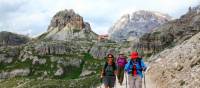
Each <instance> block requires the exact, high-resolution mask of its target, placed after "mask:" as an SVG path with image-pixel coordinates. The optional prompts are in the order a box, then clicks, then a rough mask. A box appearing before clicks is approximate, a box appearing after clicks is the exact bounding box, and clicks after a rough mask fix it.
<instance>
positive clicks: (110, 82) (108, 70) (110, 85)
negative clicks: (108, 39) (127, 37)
mask: <svg viewBox="0 0 200 88" xmlns="http://www.w3.org/2000/svg"><path fill="white" fill-rule="evenodd" d="M116 74H117V67H116V64H115V62H114V56H113V55H112V54H108V55H107V61H106V63H105V65H104V67H103V69H102V72H101V78H102V79H103V82H104V86H105V88H114V85H115V81H116Z"/></svg>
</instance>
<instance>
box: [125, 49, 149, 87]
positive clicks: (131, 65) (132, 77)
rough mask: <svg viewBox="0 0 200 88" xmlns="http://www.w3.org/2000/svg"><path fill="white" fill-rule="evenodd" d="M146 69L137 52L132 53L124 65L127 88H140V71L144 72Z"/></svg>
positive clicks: (141, 76)
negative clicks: (126, 74) (127, 81)
mask: <svg viewBox="0 0 200 88" xmlns="http://www.w3.org/2000/svg"><path fill="white" fill-rule="evenodd" d="M146 68H147V67H146V65H145V64H144V61H143V60H142V58H140V57H139V55H138V52H132V53H131V55H130V60H129V61H128V63H127V64H126V65H125V71H126V72H127V73H128V80H129V88H142V78H143V74H142V71H145V70H146Z"/></svg>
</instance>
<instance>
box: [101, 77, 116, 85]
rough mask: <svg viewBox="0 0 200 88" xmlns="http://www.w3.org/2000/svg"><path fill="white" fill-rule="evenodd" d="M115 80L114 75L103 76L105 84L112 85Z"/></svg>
mask: <svg viewBox="0 0 200 88" xmlns="http://www.w3.org/2000/svg"><path fill="white" fill-rule="evenodd" d="M115 81H116V77H115V76H104V79H103V82H104V85H105V86H109V87H114V85H115Z"/></svg>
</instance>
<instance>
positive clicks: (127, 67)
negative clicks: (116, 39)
mask: <svg viewBox="0 0 200 88" xmlns="http://www.w3.org/2000/svg"><path fill="white" fill-rule="evenodd" d="M129 65H130V61H128V62H127V63H126V65H125V67H124V70H125V72H127V73H128V69H129Z"/></svg>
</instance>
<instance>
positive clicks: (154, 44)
mask: <svg viewBox="0 0 200 88" xmlns="http://www.w3.org/2000/svg"><path fill="white" fill-rule="evenodd" d="M198 11H199V9H197V7H194V8H190V10H189V11H188V13H187V14H185V15H183V16H181V17H180V19H176V20H173V21H170V22H168V23H166V24H164V25H162V26H160V27H158V28H156V29H155V30H154V31H153V32H151V33H147V34H145V35H144V36H142V37H141V38H140V40H139V44H138V45H137V44H136V45H135V46H134V47H139V48H140V49H141V50H143V51H144V53H146V54H149V55H150V54H152V53H157V52H159V51H161V50H163V49H165V48H166V47H173V46H174V45H176V44H180V43H182V42H183V41H185V40H187V39H189V38H191V36H193V35H195V34H196V33H198V32H199V31H200V14H199V12H198Z"/></svg>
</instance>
